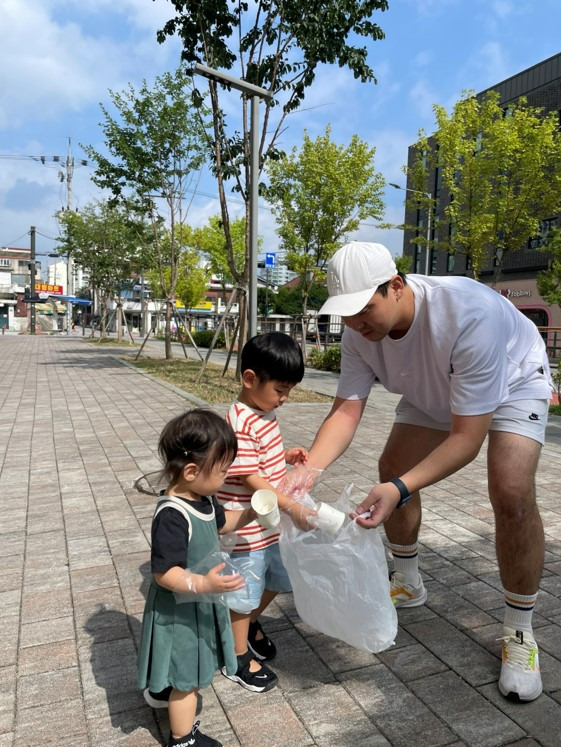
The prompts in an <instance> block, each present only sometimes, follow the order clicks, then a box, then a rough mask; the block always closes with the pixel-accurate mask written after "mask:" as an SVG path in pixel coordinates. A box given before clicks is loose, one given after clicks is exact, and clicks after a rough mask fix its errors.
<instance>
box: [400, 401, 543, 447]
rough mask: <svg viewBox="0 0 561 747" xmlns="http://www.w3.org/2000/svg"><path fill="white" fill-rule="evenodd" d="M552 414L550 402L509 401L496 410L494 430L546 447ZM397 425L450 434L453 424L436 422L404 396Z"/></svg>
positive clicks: (493, 422)
mask: <svg viewBox="0 0 561 747" xmlns="http://www.w3.org/2000/svg"><path fill="white" fill-rule="evenodd" d="M548 412H549V401H548V400H546V399H517V400H514V402H506V403H505V404H504V405H500V407H497V409H496V410H495V413H494V415H493V420H492V421H491V425H490V427H489V430H490V431H505V432H506V433H516V434H518V435H519V436H526V438H531V439H533V440H534V441H537V442H538V443H540V444H541V445H542V446H543V445H544V443H545V426H546V425H547V415H548ZM394 422H395V423H403V424H404V425H419V426H422V427H424V428H434V429H435V430H437V431H449V430H450V422H441V421H438V420H433V419H432V418H431V417H429V415H427V414H426V413H424V412H422V411H421V410H419V409H418V408H417V407H415V406H414V405H412V404H411V403H410V402H408V401H407V400H406V399H405V397H402V398H401V399H400V401H399V402H398V405H397V407H396V408H395V421H394Z"/></svg>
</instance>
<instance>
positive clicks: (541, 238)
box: [528, 218, 557, 249]
mask: <svg viewBox="0 0 561 747" xmlns="http://www.w3.org/2000/svg"><path fill="white" fill-rule="evenodd" d="M556 227H557V218H545V219H544V220H542V221H540V232H539V233H538V235H537V236H532V238H530V239H528V249H539V248H540V246H543V245H544V243H545V240H546V239H547V234H548V233H549V232H550V231H551V229H552V228H556Z"/></svg>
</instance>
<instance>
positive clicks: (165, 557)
mask: <svg viewBox="0 0 561 747" xmlns="http://www.w3.org/2000/svg"><path fill="white" fill-rule="evenodd" d="M158 451H159V454H160V457H161V459H162V461H163V463H164V468H163V475H164V476H165V478H166V480H167V482H168V486H167V488H166V490H165V491H164V493H163V494H162V495H161V496H160V499H159V500H158V504H157V507H156V511H155V513H154V518H153V519H152V561H151V563H152V574H153V580H152V583H151V585H150V589H149V591H148V597H147V599H146V606H145V609H144V617H143V621H142V635H141V642H140V652H139V656H138V684H139V687H141V688H143V689H144V688H146V689H147V691H149V692H151V693H160V697H161V694H162V691H165V690H166V689H167V690H168V692H169V701H168V713H169V721H170V728H171V734H170V738H169V741H168V743H167V747H182V746H183V745H185V746H187V745H189V747H197V746H198V747H203V746H204V747H221V745H220V742H218V741H217V740H216V739H211V738H210V737H207V736H205V735H204V734H202V733H201V732H200V731H199V722H198V721H197V722H196V723H195V715H196V708H197V692H198V690H199V688H201V687H208V686H209V685H210V683H211V682H212V679H213V677H214V674H215V672H216V671H217V670H218V669H221V668H222V667H225V668H226V669H227V670H228V671H229V672H231V673H232V674H235V672H236V669H237V659H236V655H235V653H234V643H233V638H232V628H231V624H230V615H229V612H228V609H227V608H226V607H225V606H224V605H222V604H220V603H217V602H215V601H206V599H208V597H204V598H201V597H200V595H201V594H204V595H207V594H222V593H224V592H230V591H237V590H238V589H241V588H243V586H244V581H243V578H242V576H240V575H239V574H234V575H226V576H222V575H220V572H221V571H222V570H223V569H224V567H225V564H224V563H220V564H218V565H216V566H215V567H213V568H211V570H209V571H208V572H207V573H203V574H201V573H195V572H193V571H192V570H189V569H193V568H195V567H196V566H197V564H198V563H200V562H201V561H202V560H203V559H204V558H205V557H206V556H208V555H209V553H212V552H213V551H215V550H218V533H225V532H231V531H234V530H236V529H239V528H240V527H242V526H245V524H247V523H249V522H250V521H253V520H254V519H255V516H256V515H255V512H254V511H253V509H251V508H248V509H246V510H244V511H224V509H223V508H222V507H221V506H220V504H218V503H217V501H216V499H215V498H214V493H215V492H216V491H217V490H218V488H219V487H220V486H221V485H222V483H223V482H224V479H225V477H226V473H227V471H228V467H229V466H230V464H231V463H232V462H233V460H234V458H235V456H236V453H237V441H236V437H235V435H234V432H233V430H232V428H231V427H230V426H229V425H228V424H227V423H226V421H225V420H224V419H223V418H221V417H219V416H218V415H217V414H216V413H214V412H212V411H210V410H205V409H202V408H197V409H194V410H190V411H189V412H186V413H184V414H183V415H179V416H178V417H176V418H174V419H173V420H171V421H170V422H169V423H168V424H167V425H166V426H165V428H164V430H163V431H162V434H161V436H160V440H159V444H158ZM174 592H181V593H182V594H183V595H185V594H188V595H192V597H193V600H192V601H191V600H189V601H187V602H184V601H182V603H180V604H179V603H178V602H177V600H176V597H175V595H174ZM203 599H205V601H203ZM211 599H212V598H211Z"/></svg>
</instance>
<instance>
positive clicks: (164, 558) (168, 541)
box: [152, 495, 226, 573]
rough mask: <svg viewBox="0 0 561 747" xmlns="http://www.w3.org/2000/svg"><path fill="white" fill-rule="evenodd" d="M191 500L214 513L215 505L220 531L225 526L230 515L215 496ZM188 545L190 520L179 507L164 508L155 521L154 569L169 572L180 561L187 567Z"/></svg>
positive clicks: (153, 532)
mask: <svg viewBox="0 0 561 747" xmlns="http://www.w3.org/2000/svg"><path fill="white" fill-rule="evenodd" d="M186 502H187V501H186ZM189 504H190V505H191V506H193V508H194V509H196V510H197V511H199V512H200V513H202V514H210V513H212V508H213V506H214V514H215V517H216V528H217V530H218V531H220V530H221V529H222V527H223V526H224V524H225V522H226V516H225V514H224V508H223V506H221V505H220V503H218V501H217V500H216V498H215V496H213V495H212V496H210V497H206V496H205V497H204V498H202V499H201V500H200V501H189ZM188 546H189V524H188V523H187V520H186V519H185V517H184V516H183V514H182V513H181V512H180V511H178V510H177V509H176V508H171V507H167V508H163V509H162V510H161V511H160V513H159V514H158V515H157V516H156V518H155V519H154V520H153V521H152V573H165V572H166V571H168V570H169V569H170V568H173V566H176V565H177V566H179V567H180V568H187V548H188Z"/></svg>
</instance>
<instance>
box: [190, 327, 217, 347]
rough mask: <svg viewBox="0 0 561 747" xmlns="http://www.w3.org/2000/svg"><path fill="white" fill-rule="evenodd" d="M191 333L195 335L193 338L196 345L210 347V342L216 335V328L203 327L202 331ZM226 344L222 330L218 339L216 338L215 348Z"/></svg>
mask: <svg viewBox="0 0 561 747" xmlns="http://www.w3.org/2000/svg"><path fill="white" fill-rule="evenodd" d="M191 335H192V337H193V340H194V341H195V345H196V346H197V347H198V348H209V347H210V343H211V342H212V338H213V337H214V330H213V329H203V330H201V331H200V332H191ZM225 345H226V341H225V339H224V335H223V334H222V332H221V333H220V334H219V335H218V339H217V340H216V344H215V346H214V347H215V348H223V347H224V346H225Z"/></svg>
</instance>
